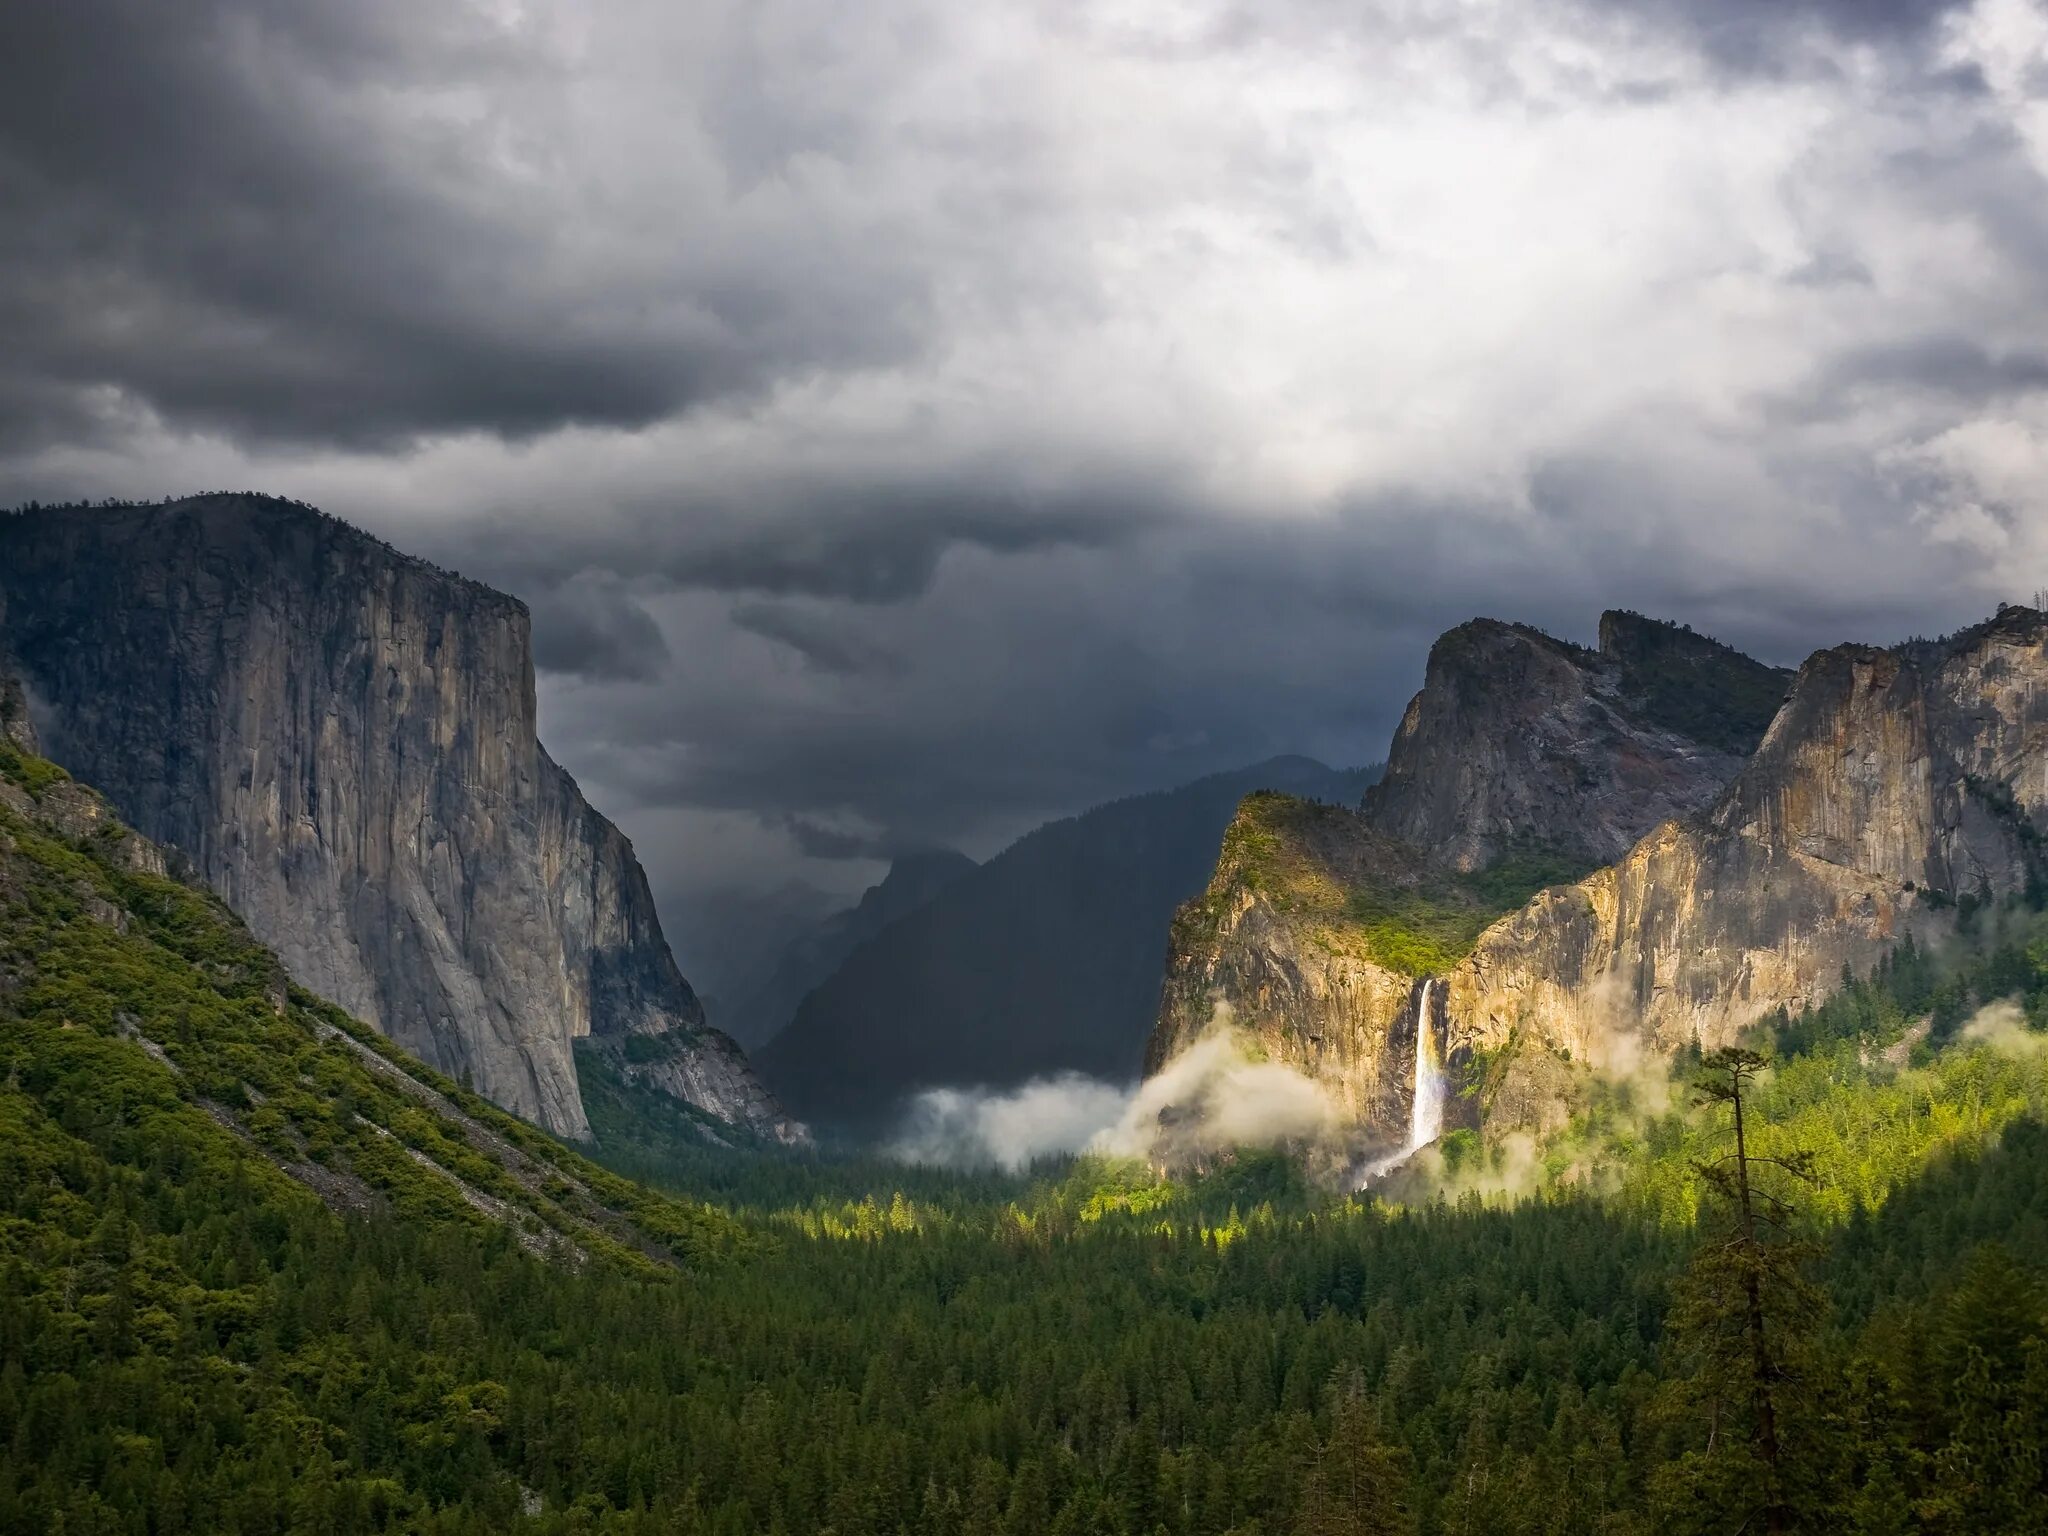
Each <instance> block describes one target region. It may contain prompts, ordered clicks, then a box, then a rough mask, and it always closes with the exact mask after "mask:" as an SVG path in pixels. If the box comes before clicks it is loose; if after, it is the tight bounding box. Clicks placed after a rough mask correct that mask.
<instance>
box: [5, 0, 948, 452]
mask: <svg viewBox="0 0 2048 1536" xmlns="http://www.w3.org/2000/svg"><path fill="white" fill-rule="evenodd" d="M0 59H5V60H7V61H8V65H9V67H7V68H6V69H5V81H4V84H5V89H4V90H0V203H4V205H5V206H6V207H7V209H8V217H7V218H6V219H5V220H4V221H0V331H4V333H5V334H6V335H7V337H8V346H7V348H6V354H5V356H6V361H5V363H4V364H0V368H4V370H5V372H6V374H7V375H8V377H7V379H6V380H5V382H4V385H0V387H4V388H5V390H6V393H7V395H9V396H11V397H14V398H16V399H20V398H22V397H27V399H28V400H29V402H30V403H31V404H32V405H33V407H34V409H35V410H37V411H38V412H39V413H41V414H44V415H52V414H61V413H63V412H66V411H67V410H69V411H72V412H74V413H76V412H78V411H79V410H81V409H82V407H81V406H80V405H79V404H78V403H77V402H78V400H79V398H80V397H81V396H83V395H86V394H88V393H89V392H91V391H93V390H95V389H105V388H109V387H111V388H114V389H117V390H119V391H122V392H124V393H125V394H127V395H129V396H131V397H132V398H134V399H136V400H139V401H141V402H144V403H146V404H147V405H148V406H149V407H150V408H152V409H154V410H155V411H157V412H158V413H160V414H161V415H162V416H163V417H164V418H165V419H167V420H168V421H170V422H172V423H173V424H189V425H192V426H196V427H201V428H205V429H208V430H215V431H222V432H226V433H230V434H233V435H234V436H235V437H237V438H239V439H243V440H248V441H263V440H287V441H299V442H319V443H347V444H374V443H379V442H388V441H403V440H406V439H409V438H413V437H417V436H419V435H422V434H430V433H436V432H447V431H457V430H464V429H479V430H484V431H489V432H493V433H498V434H502V435H505V436H509V437H519V436H527V435H532V434H536V433H541V432H545V431H547V430H550V429H552V428H556V427H559V426H561V425H564V424H567V423H602V424H616V425H628V426H630V425H637V424H642V423H646V422H649V421H653V420H656V419H658V418H661V417H663V416H665V415H668V414H670V413H672V412H675V411H677V410H680V409H684V408H687V407H688V406H690V405H692V404H693V403H696V402H699V401H702V400H705V399H708V398H713V397H719V396H724V395H729V394H733V393H736V392H740V393H744V392H748V391H752V390H755V389H758V388H760V387H761V386H763V385H764V384H765V383H767V382H769V381H771V380H772V379H773V378H775V377H776V376H777V375H778V373H779V372H780V371H781V370H783V369H785V368H792V367H814V366H819V365H824V364H831V363H843V362H847V361H851V360H860V361H866V362H873V361H876V360H879V359H882V358H886V357H892V356H901V355H904V354H905V353H906V352H907V351H908V350H909V349H910V348H911V347H912V346H913V345H914V338H915V332H914V329H913V328H911V327H910V326H909V325H908V323H907V317H908V316H909V315H910V314H912V313H914V312H915V309H916V307H917V298H916V294H915V293H914V291H912V290H911V289H909V288H907V287H905V286H903V284H902V282H901V280H900V277H899V275H898V274H897V273H895V272H893V271H890V270H886V268H887V264H886V263H878V262H876V261H871V260H869V259H866V258H865V257H864V256H863V254H862V253H861V252H860V251H859V250H846V249H840V250H834V249H830V248H819V247H816V246H813V247H811V248H808V249H781V250H772V249H771V250H756V249H746V248H741V247H736V246H732V245H729V244H725V243H722V242H721V241H720V239H719V238H718V237H717V235H716V234H715V232H712V231H704V232H702V233H700V234H693V231H692V228H691V223H692V221H691V220H690V219H689V218H688V217H687V216H686V215H685V214H684V213H683V212H682V211H681V210H679V209H674V208H664V207H663V206H662V205H661V203H660V201H659V200H660V199H661V198H662V197H664V196H666V197H676V196H681V195H686V194H687V193H688V192H689V191H690V190H691V184H690V183H688V182H685V183H683V184H677V183H676V182H674V181H669V182H666V183H664V182H662V181H661V180H659V179H656V180H654V181H651V182H649V183H648V184H646V185H645V186H635V187H629V188H626V189H624V190H622V191H621V192H620V193H619V197H620V199H621V200H623V201H624V203H625V204H626V205H625V206H620V204H619V203H618V202H608V201H606V200H605V199H604V197H603V195H602V194H601V193H600V192H593V191H592V190H590V183H589V182H588V181H579V180H577V179H575V178H574V177H565V176H564V175H562V174H561V167H559V166H556V165H552V164H551V163H550V162H551V159H552V157H554V156H555V155H557V154H558V153H559V152H560V150H559V146H558V144H557V143H556V140H557V139H558V137H559V136H560V135H563V134H565V133H566V132H568V131H569V128H570V119H571V116H572V109H571V107H570V106H569V104H568V103H567V102H566V100H565V96H564V93H565V90H566V88H567V84H568V81H567V77H566V75H565V73H564V68H563V65H562V64H561V62H560V61H559V60H558V59H557V58H555V57H554V56H552V55H551V54H550V53H548V52H547V51H546V50H545V49H543V48H541V47H539V46H537V45H535V44H534V43H533V42H532V41H531V40H527V39H522V38H515V37H514V36H513V35H512V34H510V33H508V32H505V31H502V30H499V29H496V28H494V27H493V26H492V25H491V24H490V23H489V22H488V21H487V20H485V19H484V18H483V17H482V16H481V14H480V13H478V12H475V11H471V10H468V9H466V8H461V7H440V6H414V5H399V4H396V3H394V0H361V3H357V0H351V3H350V4H348V5H340V6H301V5H294V4H287V3H283V0H268V3H264V0H240V3H230V0H184V3H165V0H65V3H64V4H62V5H39V4H29V5H14V6H7V7H5V8H4V9H0ZM679 126H680V127H681V129H682V132H683V138H682V141H681V142H680V143H676V144H672V145H671V146H670V151H671V153H672V154H674V155H675V156H676V160H677V162H678V163H679V164H681V165H688V164H689V163H690V161H691V138H690V135H691V125H690V122H689V120H688V119H685V120H684V121H683V122H682V123H681V124H680V125H679ZM704 153H705V154H706V155H707V156H710V158H708V159H707V160H706V161H705V163H704V165H703V167H702V182H703V185H702V186H701V187H700V188H698V190H700V191H701V192H702V193H703V195H704V196H705V197H707V198H709V197H713V196H715V195H717V191H718V183H719V177H720V175H721V173H720V171H719V168H718V166H717V164H716V160H715V155H712V153H711V150H710V148H709V147H708V146H707V147H705V149H704ZM641 195H644V196H645V197H646V198H647V199H648V200H649V203H650V204H651V206H645V207H641V206H634V205H633V202H632V200H633V199H634V198H635V197H636V196H641ZM649 242H658V243H660V244H662V245H665V246H671V248H672V254H671V255H670V257H669V258H668V259H667V260H664V261H661V262H657V263H650V262H649V261H648V260H647V256H648V244H649Z"/></svg>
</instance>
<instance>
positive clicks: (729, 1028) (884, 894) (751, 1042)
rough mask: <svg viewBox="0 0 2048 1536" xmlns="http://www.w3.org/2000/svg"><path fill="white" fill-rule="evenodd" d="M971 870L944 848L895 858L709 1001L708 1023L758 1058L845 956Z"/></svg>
mask: <svg viewBox="0 0 2048 1536" xmlns="http://www.w3.org/2000/svg"><path fill="white" fill-rule="evenodd" d="M977 867H978V866H977V865H976V864H975V862H974V860H972V859H970V858H969V857H967V855H966V854H964V853H960V852H958V851H957V850H955V849H951V848H928V849H918V850H914V851H912V852H908V853H903V854H899V855H898V856H897V857H896V858H894V859H892V860H891V861H890V864H889V872H888V873H887V874H886V875H884V876H883V877H882V878H881V879H880V880H879V881H877V882H876V883H875V884H873V885H871V886H869V887H868V888H867V889H866V890H865V891H863V892H861V895H860V900H858V901H857V902H855V903H854V904H853V905H852V906H850V907H843V908H841V909H839V910H838V911H836V912H833V913H831V914H829V915H828V916H826V917H824V918H822V919H821V920H819V921H818V922H816V923H814V924H812V925H810V926H809V927H807V928H805V929H804V930H803V931H802V932H799V933H798V934H796V935H795V936H794V937H793V938H791V939H790V940H789V941H788V942H787V943H785V944H784V945H782V946H781V948H780V950H779V952H778V953H777V954H776V955H775V956H774V959H773V960H772V961H771V962H770V963H768V964H766V965H763V966H761V967H759V968H758V969H757V970H756V971H755V972H754V973H753V974H751V975H748V976H744V977H743V978H741V980H740V984H739V985H738V986H736V987H735V988H734V989H733V990H732V991H731V993H730V994H728V995H721V996H719V997H717V998H715V999H711V1000H709V1001H708V1002H707V1004H706V1006H707V1008H708V1009H709V1011H710V1014H711V1019H712V1022H713V1023H715V1024H717V1025H718V1027H719V1028H720V1029H723V1030H724V1031H725V1032H726V1033H727V1034H729V1035H731V1036H732V1037H733V1038H734V1039H735V1040H737V1041H739V1042H740V1044H741V1045H743V1046H745V1047H746V1048H747V1049H749V1050H758V1049H759V1048H760V1047H762V1046H764V1045H766V1044H767V1043H768V1042H769V1041H770V1040H773V1039H774V1038H775V1037H776V1036H777V1035H778V1034H780V1033H781V1032H782V1031H783V1030H784V1029H785V1028H786V1027H787V1026H788V1024H789V1022H790V1020H791V1019H793V1018H795V1017H796V1011H797V1008H798V1007H799V1006H800V1005H801V1004H802V1002H803V1000H804V998H805V997H806V996H807V995H808V994H809V993H810V991H811V989H812V988H813V987H816V986H818V985H819V984H820V983H821V982H823V981H825V980H826V979H827V978H828V977H830V976H831V975H832V973H833V972H834V971H836V970H838V969H839V967H840V966H841V965H842V964H844V963H845V961H846V958H847V956H849V955H851V954H852V953H853V952H854V951H855V950H856V949H858V948H859V947H860V946H861V945H862V944H864V943H866V942H867V941H868V940H869V939H872V938H874V937H875V935H877V934H879V933H880V932H881V931H882V930H883V929H884V928H886V927H888V926H889V925H890V924H891V923H893V922H895V921H896V920H897V919H898V918H901V917H906V916H908V915H909V914H910V913H912V912H915V911H916V910H917V909H918V908H919V907H922V906H923V905H925V903H927V902H929V901H931V900H933V899H934V898H935V897H937V896H938V895H939V894H940V893H941V892H942V891H944V890H945V889H946V888H947V887H949V886H950V885H952V884H953V883H954V882H955V881H956V880H959V879H960V878H961V877H962V876H964V875H967V874H969V873H971V872H972V871H973V870H974V869H976V868H977Z"/></svg>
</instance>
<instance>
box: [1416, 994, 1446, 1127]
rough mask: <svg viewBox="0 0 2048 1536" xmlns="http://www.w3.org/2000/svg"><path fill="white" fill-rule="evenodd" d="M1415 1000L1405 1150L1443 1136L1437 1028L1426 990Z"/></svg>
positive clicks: (1442, 1090)
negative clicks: (1412, 1092)
mask: <svg viewBox="0 0 2048 1536" xmlns="http://www.w3.org/2000/svg"><path fill="white" fill-rule="evenodd" d="M1434 985H1436V983H1435V982H1433V981H1425V982H1423V984H1422V995H1421V996H1420V997H1418V998H1417V999H1416V1001H1415V1097H1414V1099H1413V1100H1412V1101H1411V1102H1410V1104H1409V1107H1408V1150H1409V1151H1410V1152H1414V1151H1417V1150H1419V1149H1420V1148H1422V1147H1426V1146H1428V1145H1429V1144H1430V1143H1431V1142H1432V1141H1435V1140H1436V1139H1437V1137H1439V1136H1441V1135H1442V1134H1443V1129H1444V1069H1443V1063H1442V1061H1440V1060H1439V1059H1438V1057H1437V1053H1436V1025H1435V1022H1434V1020H1433V1018H1432V1016H1431V1014H1430V1011H1429V989H1430V988H1431V987H1433V986H1434Z"/></svg>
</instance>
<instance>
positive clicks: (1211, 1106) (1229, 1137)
mask: <svg viewBox="0 0 2048 1536" xmlns="http://www.w3.org/2000/svg"><path fill="white" fill-rule="evenodd" d="M1340 1123H1341V1122H1340V1117H1339V1114H1338V1110H1337V1106H1336V1105H1335V1103H1333V1102H1332V1101H1331V1099H1330V1097H1329V1095H1328V1094H1326V1093H1325V1092H1324V1091H1323V1089H1322V1088H1321V1087H1320V1086H1318V1085H1317V1084H1316V1083H1314V1082H1312V1081H1311V1080H1310V1079H1308V1078H1307V1077H1304V1076H1303V1075H1302V1074H1301V1073H1299V1072H1297V1071H1295V1070H1294V1069H1293V1068H1292V1067H1288V1066H1283V1065H1281V1064H1280V1063H1278V1062H1273V1061H1266V1060H1263V1059H1261V1057H1260V1056H1259V1054H1258V1053H1257V1051H1256V1049H1255V1048H1254V1047H1253V1046H1252V1045H1251V1044H1250V1042H1249V1041H1247V1040H1246V1038H1245V1037H1244V1035H1243V1034H1242V1032H1240V1031H1239V1030H1238V1029H1237V1028H1235V1026H1234V1025H1233V1024H1232V1022H1231V1017H1230V1010H1229V1007H1228V1006H1227V1005H1219V1006H1218V1008H1217V1011H1216V1017H1215V1018H1214V1020H1213V1021H1212V1022H1211V1023H1210V1025H1209V1027H1208V1029H1206V1030H1205V1031H1204V1032H1203V1033H1202V1035H1201V1036H1200V1038H1198V1039H1197V1040H1196V1041H1195V1043H1194V1044H1193V1045H1192V1046H1190V1047H1189V1048H1188V1049H1187V1050H1185V1051H1183V1052H1182V1053H1181V1054H1180V1055H1179V1056H1176V1057H1175V1058H1174V1059H1173V1060H1172V1061H1170V1062H1168V1063H1167V1065H1166V1066H1165V1068H1164V1069H1162V1070H1161V1071H1160V1072H1159V1073H1157V1074H1156V1075H1154V1076H1152V1077H1149V1078H1147V1079H1145V1081H1144V1082H1142V1083H1139V1084H1136V1085H1134V1086H1131V1085H1127V1086H1122V1087H1119V1086H1117V1085H1115V1084H1111V1083H1105V1082H1102V1081H1100V1080H1098V1079H1096V1078H1091V1077H1084V1076H1082V1075H1080V1074H1078V1073H1071V1072H1070V1073H1063V1074H1061V1075H1060V1076H1058V1077H1050V1078H1039V1079H1035V1080H1033V1081H1032V1082H1029V1083H1026V1084H1024V1086H1022V1087H1021V1088H1015V1089H1011V1090H1008V1091H1005V1092H997V1091H993V1090H989V1089H982V1088H932V1089H928V1090H926V1091H925V1092H923V1093H921V1094H919V1095H918V1096H917V1098H916V1100H915V1101H914V1102H913V1103H912V1105H911V1108H910V1112H909V1114H908V1115H907V1116H906V1117H905V1121H904V1125H903V1129H902V1130H901V1131H900V1132H899V1133H898V1135H897V1137H896V1139H895V1140H894V1141H893V1142H892V1143H891V1144H890V1147H889V1153H890V1155H891V1156H893V1157H897V1158H900V1159H902V1160H903V1161H905V1162H918V1163H940V1164H947V1165H952V1166H967V1167H988V1166H991V1165H993V1166H997V1167H1002V1168H1008V1169H1012V1170H1016V1169H1020V1168H1024V1167H1027V1166H1029V1164H1030V1163H1031V1162H1032V1161H1033V1160H1034V1159H1036V1158H1040V1157H1047V1156H1051V1155H1054V1154H1057V1153H1064V1152H1099V1153H1103V1154H1106V1155H1109V1156H1113V1157H1147V1158H1161V1159H1164V1160H1166V1161H1169V1162H1185V1161H1190V1160H1192V1159H1195V1158H1199V1157H1202V1156H1205V1155H1208V1154H1212V1153H1216V1152H1222V1151H1227V1150H1229V1149H1230V1148H1233V1147H1268V1146H1275V1145H1278V1144H1281V1143H1294V1144H1307V1143H1314V1142H1319V1141H1322V1140H1324V1139H1325V1138H1327V1137H1329V1136H1331V1135H1332V1134H1333V1133H1335V1132H1336V1131H1337V1130H1338V1129H1339V1126H1340Z"/></svg>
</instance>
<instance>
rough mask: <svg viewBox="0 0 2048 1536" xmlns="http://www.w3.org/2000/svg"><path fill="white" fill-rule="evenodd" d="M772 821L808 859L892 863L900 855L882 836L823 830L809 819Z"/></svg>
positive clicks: (868, 833)
mask: <svg viewBox="0 0 2048 1536" xmlns="http://www.w3.org/2000/svg"><path fill="white" fill-rule="evenodd" d="M768 819H769V820H770V821H772V822H773V823H775V824H777V825H779V826H781V827H782V829H783V830H784V831H786V832H788V833H789V835H790V837H791V838H792V839H793V840H794V841H795V843H796V846H797V851H798V852H800V853H801V854H803V855H804V857H806V858H811V859H830V860H840V859H888V858H893V857H894V856H895V854H896V848H895V845H894V844H893V843H892V842H891V841H890V840H889V838H888V837H886V836H884V835H881V834H877V833H873V832H859V831H849V830H846V829H845V828H841V827H828V826H823V825H821V824H820V823H818V822H815V821H813V820H811V819H810V818H809V817H808V816H781V817H770V818H768Z"/></svg>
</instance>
